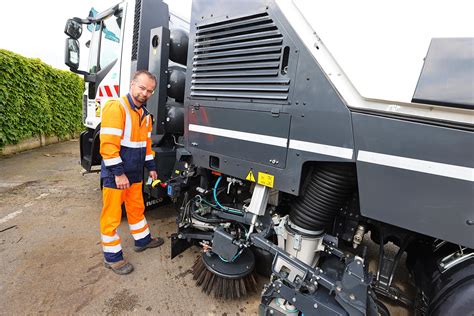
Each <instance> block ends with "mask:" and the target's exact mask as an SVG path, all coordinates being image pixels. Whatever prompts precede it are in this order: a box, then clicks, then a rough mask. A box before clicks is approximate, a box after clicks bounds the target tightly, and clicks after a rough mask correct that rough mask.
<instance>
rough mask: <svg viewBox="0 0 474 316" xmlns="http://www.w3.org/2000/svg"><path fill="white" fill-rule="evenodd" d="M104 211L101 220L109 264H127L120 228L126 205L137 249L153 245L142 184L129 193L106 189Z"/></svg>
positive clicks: (101, 231) (133, 187)
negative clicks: (123, 252)
mask: <svg viewBox="0 0 474 316" xmlns="http://www.w3.org/2000/svg"><path fill="white" fill-rule="evenodd" d="M102 198H103V208H102V214H101V216H100V233H101V236H102V238H101V239H102V250H103V252H104V257H105V260H106V261H107V262H117V261H120V260H123V254H122V246H121V244H120V237H119V236H118V234H117V228H118V227H119V225H120V221H121V219H122V203H125V209H126V211H127V220H128V224H129V227H130V232H131V233H132V236H133V238H134V239H135V246H144V245H146V244H148V243H149V242H150V241H151V236H150V229H149V228H148V224H147V222H146V219H145V216H144V215H143V212H144V211H145V205H144V203H143V196H142V183H141V182H140V183H133V184H132V185H131V186H130V188H128V189H125V190H119V189H113V188H106V187H104V188H103V191H102Z"/></svg>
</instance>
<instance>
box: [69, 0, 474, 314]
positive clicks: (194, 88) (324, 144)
mask: <svg viewBox="0 0 474 316" xmlns="http://www.w3.org/2000/svg"><path fill="white" fill-rule="evenodd" d="M151 3H153V5H155V4H156V3H160V2H159V1H145V0H144V1H141V2H137V6H138V7H139V8H141V9H140V10H139V11H140V12H148V13H149V15H139V16H138V17H137V16H135V23H136V24H135V26H136V27H137V28H138V30H139V31H138V33H139V34H140V36H139V37H137V38H136V39H137V47H139V50H138V53H137V55H135V57H136V65H137V66H136V67H134V68H132V71H133V70H135V69H142V68H145V69H148V70H149V71H151V72H152V73H154V74H155V75H156V76H157V78H158V86H157V90H156V93H155V94H154V95H153V98H152V99H151V100H150V101H149V102H148V108H149V109H150V110H151V111H152V113H153V114H154V115H155V121H154V134H153V136H154V145H153V149H154V150H155V152H156V157H155V159H156V162H157V164H158V165H160V164H161V167H162V171H161V172H160V171H159V174H160V177H161V178H160V179H161V181H162V183H163V186H158V187H156V188H150V190H156V191H160V192H165V193H162V194H166V195H167V196H168V197H169V198H170V199H171V200H172V201H173V202H174V203H175V205H176V209H177V219H176V220H177V232H176V233H175V234H174V235H173V236H172V241H171V242H172V247H171V248H172V249H171V251H172V257H175V256H177V255H178V254H180V253H182V252H184V251H185V250H186V249H187V248H189V247H191V246H193V247H200V248H201V249H202V255H201V256H200V257H199V258H198V259H197V261H196V262H195V265H194V267H193V274H194V279H195V280H196V283H197V285H198V286H201V287H202V290H203V292H204V294H203V295H205V294H208V295H214V296H215V297H216V298H217V299H239V298H242V297H245V296H246V295H248V293H251V292H254V291H259V292H260V291H261V303H260V306H259V313H260V314H261V315H379V314H381V315H388V314H389V312H388V310H387V308H386V307H385V305H384V303H383V300H385V302H386V300H389V301H392V302H396V303H399V304H401V305H403V306H405V307H406V308H407V309H409V310H411V311H412V312H413V313H414V314H415V315H470V314H472V313H474V294H473V293H474V252H473V249H474V195H473V193H474V184H473V183H474V96H473V78H474V53H473V49H472V47H473V46H474V39H472V38H434V39H432V40H431V44H430V45H429V47H426V51H427V53H426V56H425V59H424V62H423V68H422V71H421V74H420V76H419V79H418V84H417V85H416V87H414V91H415V92H414V95H413V98H412V100H411V102H395V101H386V100H379V99H368V98H364V97H362V96H361V95H360V94H359V92H358V91H357V89H356V88H355V87H354V86H353V84H352V83H351V81H350V80H349V78H348V77H347V76H346V74H345V73H344V72H343V71H342V69H341V68H340V66H339V65H338V63H337V62H336V61H335V59H334V58H333V57H332V55H331V54H330V53H329V51H328V49H327V48H326V46H325V45H324V43H323V42H322V40H321V39H320V38H319V37H318V36H317V33H316V32H317V30H313V29H312V28H311V26H310V25H309V24H308V23H307V21H308V20H307V19H308V18H309V17H310V16H311V12H305V11H302V10H300V9H299V8H298V6H297V5H295V3H294V2H291V1H279V0H276V1H263V0H262V1H258V0H252V1H239V2H235V3H231V2H221V1H215V0H201V1H194V2H193V8H192V15H191V21H190V28H189V30H188V31H189V34H187V32H183V31H182V30H181V31H180V33H179V34H180V35H179V36H178V35H172V36H170V34H172V33H173V31H172V30H171V31H170V25H169V24H168V21H167V20H166V19H164V20H162V22H163V21H164V22H163V23H162V24H159V25H157V24H153V25H152V24H150V23H148V22H146V19H148V18H150V19H152V20H153V19H158V18H159V16H160V14H164V13H166V14H167V9H166V5H164V4H162V3H160V6H162V7H161V10H165V11H160V12H161V13H159V12H157V11H151V9H150V8H147V6H148V5H151ZM111 14H114V13H111ZM76 22H77V24H76V23H73V22H68V23H69V25H70V29H71V30H73V29H74V27H73V26H74V25H76V26H77V29H80V24H81V23H86V22H84V21H79V20H76ZM137 25H138V26H137ZM67 30H69V29H68V28H67ZM66 33H67V34H68V35H70V36H71V33H73V32H70V31H67V32H66ZM142 35H143V36H142ZM134 38H135V37H134ZM176 38H179V42H180V43H184V42H185V41H186V42H187V43H186V44H182V45H181V47H182V46H187V47H188V51H187V56H186V58H185V60H181V61H182V64H183V65H184V64H186V67H187V68H186V72H185V73H184V72H182V71H180V72H175V71H174V70H173V68H170V67H169V61H168V59H169V58H170V59H172V55H173V53H174V52H175V50H176V49H175V48H174V45H173V42H178V40H176ZM130 40H131V39H126V38H124V39H123V42H124V44H123V45H124V48H123V50H122V56H121V58H132V57H133V54H130V51H126V49H128V48H126V46H125V42H126V41H130ZM68 42H74V36H72V38H71V39H68ZM68 47H69V46H68ZM74 52H76V50H74V49H73V48H72V49H71V48H67V49H66V60H67V61H68V62H70V61H71V60H72V59H74V58H75V57H76V55H75V54H74ZM348 53H350V52H348ZM132 60H133V58H132ZM76 65H77V64H70V66H71V68H72V70H73V71H75V72H78V71H79V70H78V67H77V66H76ZM104 69H105V68H104ZM125 72H127V73H128V69H122V75H123V73H125ZM173 74H174V75H173ZM84 75H85V78H86V81H88V80H90V81H89V82H97V81H98V80H99V79H100V78H99V76H98V75H91V73H90V72H85V73H84ZM90 76H92V77H90ZM91 78H92V79H91ZM127 78H129V77H127ZM94 80H95V81H94ZM124 91H125V90H124ZM167 168H168V169H167ZM369 239H371V240H372V241H373V242H375V243H376V244H377V245H378V246H377V248H376V249H377V251H376V256H375V257H376V258H375V264H372V265H370V266H369V259H370V255H369V253H368V251H367V247H366V244H367V241H368V240H369ZM389 244H390V245H395V247H396V249H397V251H388V249H387V248H388V245H389ZM392 249H393V246H392ZM402 264H405V265H406V266H407V268H408V270H409V271H410V275H411V278H410V280H409V281H408V282H406V284H404V285H403V286H400V282H399V280H398V275H397V273H396V272H397V268H398V267H399V266H400V265H402ZM256 274H260V275H263V276H264V277H266V282H265V285H264V287H263V289H258V288H257V284H258V282H257V279H256ZM410 285H411V287H410ZM410 288H411V290H409V289H410Z"/></svg>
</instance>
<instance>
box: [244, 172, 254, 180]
mask: <svg viewBox="0 0 474 316" xmlns="http://www.w3.org/2000/svg"><path fill="white" fill-rule="evenodd" d="M245 180H247V181H252V182H255V176H254V175H253V172H252V170H250V171H249V173H248V174H247V177H246V178H245Z"/></svg>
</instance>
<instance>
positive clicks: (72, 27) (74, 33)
mask: <svg viewBox="0 0 474 316" xmlns="http://www.w3.org/2000/svg"><path fill="white" fill-rule="evenodd" d="M64 33H66V35H68V36H69V37H72V38H73V39H75V40H77V39H79V37H81V35H82V24H81V23H79V22H77V21H75V20H73V19H69V20H67V22H66V27H65V28H64Z"/></svg>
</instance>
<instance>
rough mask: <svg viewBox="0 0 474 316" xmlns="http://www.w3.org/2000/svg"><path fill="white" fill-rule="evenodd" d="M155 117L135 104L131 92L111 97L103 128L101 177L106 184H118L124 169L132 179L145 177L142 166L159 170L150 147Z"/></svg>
mask: <svg viewBox="0 0 474 316" xmlns="http://www.w3.org/2000/svg"><path fill="white" fill-rule="evenodd" d="M151 130H152V118H151V115H150V114H149V113H148V111H147V110H146V109H145V108H144V107H141V108H140V109H138V108H136V107H135V105H134V104H133V101H132V99H131V97H130V96H129V95H127V96H125V97H121V98H120V99H118V100H111V101H108V102H107V103H106V104H105V106H104V108H103V110H102V122H101V128H100V154H101V155H102V171H101V177H102V178H103V184H104V186H105V187H109V188H116V185H115V176H118V175H121V174H123V173H125V174H126V175H127V177H128V180H129V181H130V183H136V182H141V181H142V180H143V167H144V166H145V167H147V169H148V170H156V166H155V161H154V157H153V151H152V150H151Z"/></svg>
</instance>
